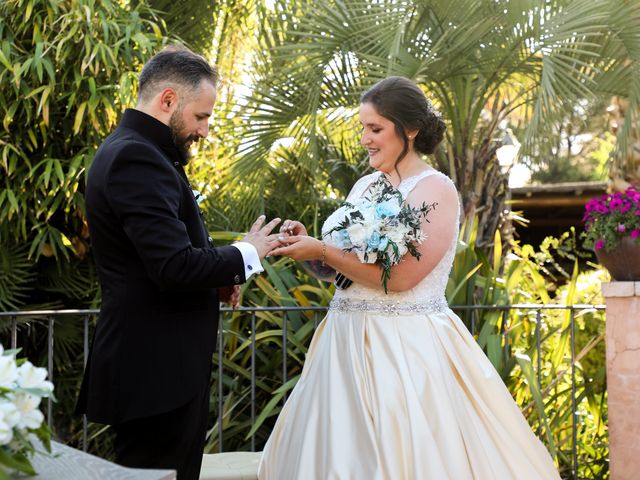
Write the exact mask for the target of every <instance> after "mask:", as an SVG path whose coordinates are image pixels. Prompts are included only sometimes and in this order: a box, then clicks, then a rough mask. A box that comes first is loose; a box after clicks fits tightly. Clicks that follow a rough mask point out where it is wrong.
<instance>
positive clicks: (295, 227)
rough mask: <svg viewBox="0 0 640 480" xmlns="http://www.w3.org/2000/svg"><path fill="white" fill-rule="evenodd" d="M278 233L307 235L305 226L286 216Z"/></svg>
mask: <svg viewBox="0 0 640 480" xmlns="http://www.w3.org/2000/svg"><path fill="white" fill-rule="evenodd" d="M280 233H282V234H285V235H289V236H291V235H294V236H297V235H305V236H306V235H307V229H306V228H305V226H304V225H303V224H302V223H301V222H299V221H297V220H289V219H288V218H287V219H286V220H285V221H284V222H282V226H281V227H280Z"/></svg>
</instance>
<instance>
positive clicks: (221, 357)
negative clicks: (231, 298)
mask: <svg viewBox="0 0 640 480" xmlns="http://www.w3.org/2000/svg"><path fill="white" fill-rule="evenodd" d="M222 323H223V322H222V313H220V314H218V452H219V453H222V452H223V451H224V449H223V444H222V419H223V415H222V408H223V406H224V402H223V398H222V394H223V389H222V375H223V371H222V362H223V361H224V352H223V349H224V339H223V332H224V326H223V324H222Z"/></svg>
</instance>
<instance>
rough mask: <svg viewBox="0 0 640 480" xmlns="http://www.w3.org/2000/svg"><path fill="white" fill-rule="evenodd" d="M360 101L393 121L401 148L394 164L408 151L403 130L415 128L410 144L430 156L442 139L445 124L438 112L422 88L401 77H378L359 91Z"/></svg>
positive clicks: (407, 143)
mask: <svg viewBox="0 0 640 480" xmlns="http://www.w3.org/2000/svg"><path fill="white" fill-rule="evenodd" d="M360 103H370V104H371V105H373V106H374V107H375V109H376V111H377V112H378V115H381V116H383V117H385V118H387V119H389V120H391V121H392V122H393V124H394V125H395V127H396V128H395V129H396V133H397V135H398V136H399V137H400V138H401V139H402V141H403V142H404V148H403V150H402V152H401V153H400V156H399V157H398V159H397V160H396V167H397V165H398V163H399V162H400V161H401V160H402V159H403V158H404V157H405V156H406V155H407V153H408V152H409V139H408V138H407V133H406V131H407V130H418V134H417V135H416V138H415V139H414V143H413V146H414V148H415V149H416V151H417V152H419V153H422V154H424V155H431V154H432V153H433V152H435V150H436V147H437V146H438V144H440V142H441V141H442V139H443V138H444V132H445V129H446V126H445V124H444V122H443V121H442V118H441V117H440V113H439V112H438V111H437V110H436V109H435V108H433V106H432V105H431V102H430V101H429V100H427V97H425V96H424V93H422V90H420V88H418V86H417V85H416V84H415V83H413V81H411V80H409V79H408V78H404V77H388V78H385V79H384V80H380V81H379V82H378V83H376V84H375V85H374V86H373V87H371V88H370V89H369V90H367V91H366V92H364V93H363V94H362V97H361V98H360Z"/></svg>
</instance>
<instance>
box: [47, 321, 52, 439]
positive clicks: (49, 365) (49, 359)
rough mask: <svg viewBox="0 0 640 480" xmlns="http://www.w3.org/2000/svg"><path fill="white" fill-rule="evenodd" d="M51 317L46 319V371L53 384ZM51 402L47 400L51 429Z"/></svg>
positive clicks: (48, 422)
mask: <svg viewBox="0 0 640 480" xmlns="http://www.w3.org/2000/svg"><path fill="white" fill-rule="evenodd" d="M53 325H54V324H53V317H49V318H48V326H49V329H48V332H47V371H48V373H49V381H50V382H53ZM52 410H53V400H52V398H51V397H49V398H48V399H47V425H49V428H51V425H52V421H53V412H52Z"/></svg>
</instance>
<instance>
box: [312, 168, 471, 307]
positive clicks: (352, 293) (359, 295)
mask: <svg viewBox="0 0 640 480" xmlns="http://www.w3.org/2000/svg"><path fill="white" fill-rule="evenodd" d="M380 175H382V173H380V172H374V173H372V174H369V175H365V176H364V177H362V178H360V180H358V181H357V182H356V184H355V185H354V187H353V189H352V190H351V193H350V194H349V197H348V200H349V199H353V198H357V197H360V196H362V195H363V194H364V193H365V192H366V190H367V188H369V186H370V185H371V184H372V183H373V182H374V181H375V180H377V179H378V178H379V176H380ZM431 175H438V176H440V177H442V178H444V179H446V180H447V181H449V182H451V183H453V182H452V181H451V179H449V177H447V176H446V175H444V174H443V173H441V172H438V171H437V170H432V169H429V170H425V171H423V172H421V173H419V174H418V175H415V176H413V177H409V178H406V179H405V180H403V181H402V182H401V183H400V185H398V187H397V188H398V190H399V191H400V192H401V193H402V196H403V197H404V198H407V196H408V195H409V193H411V191H412V190H413V189H414V188H415V186H416V185H417V184H418V182H419V181H420V180H422V179H423V178H426V177H428V176H431ZM436 212H437V207H436V210H434V212H432V214H433V213H436ZM459 213H460V205H458V216H457V217H459ZM344 217H345V212H344V208H342V207H340V208H338V209H337V210H336V211H335V212H333V213H332V214H331V215H329V217H328V218H327V219H326V221H325V222H324V225H323V226H322V233H323V235H324V234H325V233H326V232H328V231H329V230H331V229H332V228H334V227H336V226H337V225H338V224H339V223H340V222H341V221H342V220H343V219H344ZM458 229H459V225H458V224H456V233H455V235H454V236H453V240H452V243H451V246H450V247H449V249H448V250H447V252H446V253H445V254H444V256H443V257H442V259H441V260H440V262H439V263H438V264H437V265H436V266H435V268H434V269H433V270H432V271H431V272H430V273H429V275H427V276H426V277H425V278H423V279H422V280H421V281H420V282H419V283H418V284H417V285H416V286H415V287H414V288H412V289H410V290H407V291H404V292H389V293H387V294H385V293H384V290H383V289H382V284H381V286H380V287H377V288H369V287H365V286H364V285H361V284H359V283H356V282H354V283H353V285H351V286H350V287H349V288H347V289H346V290H340V289H336V293H335V296H334V300H333V301H332V307H331V308H338V306H339V308H346V307H344V306H345V305H347V306H348V305H351V306H358V308H351V309H352V310H362V308H363V307H362V306H364V308H365V309H366V310H369V311H386V310H395V311H396V312H397V311H400V310H398V308H397V306H398V305H405V306H407V308H405V309H404V310H403V311H412V309H413V311H416V312H417V311H419V310H420V311H426V310H428V309H429V308H431V307H425V308H423V307H424V306H425V305H427V306H428V305H431V306H433V305H442V302H445V303H446V300H445V289H446V287H447V281H448V279H449V273H450V272H451V267H452V266H453V258H454V256H455V253H456V245H457V242H458ZM325 241H326V242H327V243H331V241H332V240H331V238H330V237H329V236H327V237H325ZM428 241H429V240H428V239H427V240H426V242H427V245H428ZM345 302H346V303H345ZM381 305H386V306H387V307H385V308H386V310H385V309H381V308H380V306H381ZM409 307H410V308H409ZM414 307H415V308H414ZM421 309H422V310H421ZM429 311H436V310H429Z"/></svg>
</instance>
